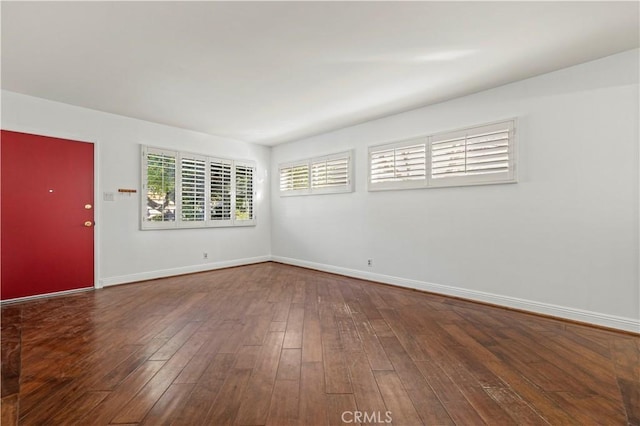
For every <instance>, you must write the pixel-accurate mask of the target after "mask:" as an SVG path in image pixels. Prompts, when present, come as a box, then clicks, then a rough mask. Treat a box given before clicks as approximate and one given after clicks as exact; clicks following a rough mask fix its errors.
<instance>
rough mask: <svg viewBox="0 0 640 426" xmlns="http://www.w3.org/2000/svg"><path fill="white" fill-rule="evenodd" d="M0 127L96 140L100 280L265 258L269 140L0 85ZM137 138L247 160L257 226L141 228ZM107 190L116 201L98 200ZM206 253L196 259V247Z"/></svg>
mask: <svg viewBox="0 0 640 426" xmlns="http://www.w3.org/2000/svg"><path fill="white" fill-rule="evenodd" d="M2 128H3V129H6V130H15V131H22V132H27V133H35V134H41V135H47V136H54V137H62V138H68V139H75V140H81V141H88V142H94V143H96V150H97V164H96V166H97V167H96V176H97V183H98V185H97V190H96V200H95V204H96V218H95V220H96V228H95V229H96V239H97V244H96V249H97V250H96V255H97V259H98V262H97V267H98V270H97V274H96V275H97V279H98V282H99V284H103V285H110V284H120V283H124V282H131V281H137V280H143V279H149V278H156V277H161V276H167V275H175V274H181V273H189V272H197V271H201V270H207V269H214V268H217V267H223V266H232V265H238V264H245V263H251V262H256V261H264V260H268V259H269V254H270V250H271V241H270V238H271V231H270V217H269V215H270V207H269V204H270V194H269V185H268V184H267V181H268V177H267V174H268V169H269V164H270V154H271V152H270V151H271V150H270V148H268V147H264V146H259V145H254V144H249V143H244V142H239V141H235V140H228V139H224V138H219V137H214V136H210V135H204V134H201V133H197V132H192V131H188V130H183V129H178V128H174V127H170V126H163V125H159V124H154V123H149V122H145V121H141V120H136V119H132V118H126V117H121V116H117V115H113V114H107V113H103V112H99V111H94V110H89V109H85V108H80V107H76V106H71V105H66V104H61V103H57V102H52V101H48V100H44V99H39V98H34V97H30V96H24V95H21V94H17V93H12V92H7V91H3V92H2ZM140 144H145V145H152V146H158V147H163V148H169V149H177V150H181V151H186V152H195V153H200V154H208V155H215V156H220V157H227V158H235V159H244V160H254V161H255V162H256V166H257V170H256V171H257V174H256V183H257V185H256V190H257V202H256V215H257V226H255V227H233V228H206V229H180V230H147V231H141V230H140V226H139V224H140V196H141V194H140V192H138V193H137V194H133V195H131V196H130V195H128V194H119V193H118V192H117V190H118V188H135V189H138V191H139V190H140V179H141V178H140ZM104 192H114V193H115V201H113V202H109V201H103V200H102V194H103V193H104ZM204 252H207V253H208V259H207V260H204V259H203V253H204Z"/></svg>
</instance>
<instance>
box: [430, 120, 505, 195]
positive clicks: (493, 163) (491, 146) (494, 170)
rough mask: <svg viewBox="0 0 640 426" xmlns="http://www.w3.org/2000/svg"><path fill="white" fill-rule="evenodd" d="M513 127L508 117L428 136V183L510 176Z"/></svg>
mask: <svg viewBox="0 0 640 426" xmlns="http://www.w3.org/2000/svg"><path fill="white" fill-rule="evenodd" d="M513 128H514V127H513V122H511V121H509V122H504V123H498V124H492V125H488V126H481V127H475V128H471V129H466V130H462V131H459V132H452V133H446V134H441V135H435V136H432V138H431V175H430V177H431V183H432V185H438V184H440V183H443V184H447V183H448V184H456V183H457V182H460V184H473V183H485V182H487V181H500V180H511V179H513V178H514V170H513V168H514V159H513V157H514V152H513V144H512V135H513Z"/></svg>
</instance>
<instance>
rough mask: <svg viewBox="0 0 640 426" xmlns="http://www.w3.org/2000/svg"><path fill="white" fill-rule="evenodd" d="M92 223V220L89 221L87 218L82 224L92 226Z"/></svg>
mask: <svg viewBox="0 0 640 426" xmlns="http://www.w3.org/2000/svg"><path fill="white" fill-rule="evenodd" d="M92 225H93V222H91V221H90V220H88V221H86V222H85V223H84V226H87V227H89V226H92Z"/></svg>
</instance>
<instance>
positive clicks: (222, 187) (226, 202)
mask: <svg viewBox="0 0 640 426" xmlns="http://www.w3.org/2000/svg"><path fill="white" fill-rule="evenodd" d="M231 163H232V162H231V160H223V159H217V158H212V159H210V164H209V173H210V174H209V176H210V182H211V192H210V197H209V220H213V221H224V220H231Z"/></svg>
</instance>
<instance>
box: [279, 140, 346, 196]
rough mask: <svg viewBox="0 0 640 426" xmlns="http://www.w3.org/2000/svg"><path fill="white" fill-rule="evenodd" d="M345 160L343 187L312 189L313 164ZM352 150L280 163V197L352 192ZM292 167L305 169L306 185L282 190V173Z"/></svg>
mask: <svg viewBox="0 0 640 426" xmlns="http://www.w3.org/2000/svg"><path fill="white" fill-rule="evenodd" d="M341 159H346V160H347V183H346V184H345V185H340V186H324V187H316V188H314V187H313V182H312V178H313V177H312V169H313V164H314V163H320V162H329V161H335V160H341ZM353 161H354V156H353V150H348V151H342V152H337V153H334V154H327V155H320V156H317V157H312V158H306V159H303V160H296V161H289V162H286V163H280V164H279V165H278V192H279V193H280V196H281V197H292V196H298V195H322V194H340V193H347V192H353V190H354V173H353V170H354V167H353ZM294 167H305V168H306V175H307V179H306V181H307V185H306V187H305V188H299V189H289V190H283V189H282V172H283V170H285V169H291V168H294Z"/></svg>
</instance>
